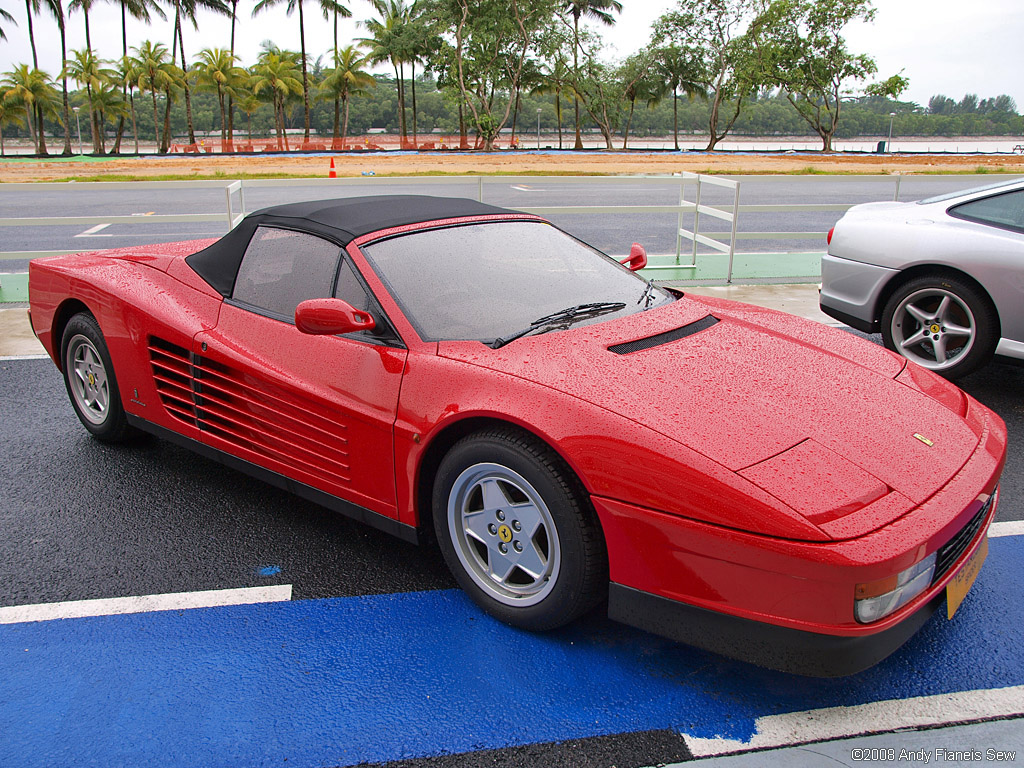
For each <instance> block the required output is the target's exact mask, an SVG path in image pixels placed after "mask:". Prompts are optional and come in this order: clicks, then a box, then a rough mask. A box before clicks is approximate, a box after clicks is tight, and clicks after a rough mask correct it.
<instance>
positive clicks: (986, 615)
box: [0, 535, 1024, 768]
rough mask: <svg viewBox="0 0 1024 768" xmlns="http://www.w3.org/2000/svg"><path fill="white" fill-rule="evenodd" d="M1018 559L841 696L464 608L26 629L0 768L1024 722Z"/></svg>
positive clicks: (376, 598) (1008, 556) (291, 610)
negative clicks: (516, 625) (517, 624)
mask: <svg viewBox="0 0 1024 768" xmlns="http://www.w3.org/2000/svg"><path fill="white" fill-rule="evenodd" d="M1022 559H1024V536H1019V535H1010V536H1000V537H998V538H993V539H992V540H991V543H990V554H989V557H988V562H987V563H986V566H985V568H984V569H983V570H982V573H981V576H980V577H979V580H978V581H977V582H976V584H975V585H974V588H973V589H972V591H971V594H970V595H969V597H968V599H967V600H966V601H965V602H964V604H963V605H962V606H961V608H960V610H959V611H958V613H957V615H956V616H955V617H954V619H953V620H947V619H946V617H945V615H944V612H940V613H939V614H937V615H936V616H935V617H933V619H932V620H931V621H929V622H928V624H926V626H925V627H924V629H923V630H922V631H921V632H920V633H919V634H918V635H916V636H915V637H914V638H912V639H911V641H910V642H909V643H908V644H907V645H906V646H904V648H902V649H901V650H900V651H898V652H897V653H896V654H895V655H894V656H892V657H890V658H889V659H887V660H886V661H884V662H882V663H881V664H880V665H878V666H876V667H874V668H872V669H870V670H867V671H866V672H862V673H860V674H858V675H855V676H852V677H849V678H845V679H843V680H841V681H837V680H817V679H807V678H801V677H796V676H793V675H787V674H783V673H777V672H771V671H768V670H764V669H760V668H756V667H752V666H749V665H746V664H742V663H739V662H733V661H729V660H727V659H724V658H721V657H717V656H714V655H712V654H708V653H705V652H701V651H697V650H694V649H691V648H687V647H684V646H680V645H677V644H675V643H672V642H670V641H668V640H664V639H662V638H658V637H654V636H652V635H647V634H645V633H642V632H639V631H635V630H632V629H629V628H627V627H624V626H621V625H617V624H614V623H612V622H609V621H608V620H607V619H605V618H603V617H602V616H600V615H599V614H598V613H595V614H593V615H591V616H589V617H587V618H586V619H584V620H583V621H580V622H577V623H576V624H574V625H572V626H570V627H568V628H565V629H562V630H559V631H556V632H552V633H547V634H533V633H527V632H522V631H519V630H515V629H512V628H509V627H507V626H505V625H503V624H501V623H499V622H497V621H495V620H493V619H490V618H489V617H487V616H485V615H483V614H481V613H480V612H479V611H478V610H477V609H476V608H475V607H474V606H473V605H472V603H471V602H470V601H469V600H468V598H466V597H465V595H464V594H463V593H462V592H460V591H457V590H433V591H422V592H405V593H398V594H382V595H367V596H357V597H346V598H328V599H318V600H295V601H287V600H285V601H280V600H275V601H274V602H268V603H262V604H252V605H229V606H220V607H209V608H198V609H192V610H180V609H178V610H162V611H157V612H146V613H132V614H115V615H109V616H94V617H86V618H75V619H63V620H42V621H24V620H20V621H18V622H16V623H10V624H3V625H0V680H3V681H4V682H3V683H2V685H3V688H4V692H5V695H4V696H3V697H0V733H3V734H4V738H3V739H2V741H0V764H5V765H7V764H9V765H19V766H26V768H31V766H51V765H59V764H67V763H68V762H71V761H74V762H78V763H80V764H89V763H94V764H98V765H122V764H131V765H139V764H165V765H175V766H207V765H254V764H258V765H281V764H284V763H285V761H287V765H289V766H308V767H309V768H319V767H320V766H334V765H337V766H343V765H345V766H347V765H357V764H361V763H387V762H392V761H399V760H408V759H417V758H418V759H426V760H429V759H431V758H434V757H437V756H440V755H444V754H450V753H469V752H476V751H479V750H501V749H507V748H515V747H521V746H523V745H528V744H537V743H558V742H565V741H567V740H571V739H585V738H588V737H600V736H608V735H612V734H624V733H631V732H659V731H664V730H669V731H674V732H676V733H678V734H680V735H681V736H682V740H683V742H684V743H685V745H686V747H687V749H688V751H689V754H690V755H693V756H698V757H699V756H706V755H714V754H720V753H726V752H735V751H737V750H743V749H744V748H760V747H766V746H770V747H779V746H786V745H788V744H793V743H800V742H803V741H807V740H808V739H807V735H808V734H810V735H811V736H812V737H814V736H815V735H817V738H821V737H824V738H830V737H835V736H842V735H847V734H849V733H850V731H849V730H844V729H850V728H854V729H858V730H855V731H854V732H855V733H856V732H862V731H863V730H873V729H875V728H882V729H885V730H896V729H899V728H920V727H922V726H934V725H943V724H949V723H958V722H962V721H964V720H972V719H992V718H1000V717H1010V716H1018V717H1019V716H1024V582H1022V581H1021V579H1020V578H1019V575H1018V574H1019V563H1020V562H1021V560H1022ZM24 618H25V617H24V616H23V617H22V619H24ZM29 618H31V617H29ZM794 713H796V714H794ZM780 723H781V725H780ZM780 734H781V735H780ZM55 735H59V737H58V738H55ZM902 737H903V734H900V738H902ZM989 746H992V747H994V748H998V749H1012V748H1013V747H1012V745H1008V744H1002V743H993V744H990V745H989ZM951 748H952V747H951ZM677 759H678V757H677ZM652 762H654V761H652ZM658 762H660V761H658ZM427 764H429V763H427Z"/></svg>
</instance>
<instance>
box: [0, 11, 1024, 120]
mask: <svg viewBox="0 0 1024 768" xmlns="http://www.w3.org/2000/svg"><path fill="white" fill-rule="evenodd" d="M622 4H623V6H624V7H623V11H622V14H621V15H620V16H619V18H618V22H617V23H616V26H615V28H614V31H612V32H610V33H609V32H608V30H607V28H604V27H602V28H600V29H601V31H602V33H604V34H605V39H606V40H609V41H612V40H613V41H614V44H615V52H616V53H617V54H618V55H619V56H620V57H625V56H626V55H628V54H630V53H632V52H634V51H636V50H639V49H640V48H641V47H643V46H644V45H646V44H647V43H648V41H649V40H650V25H651V22H653V21H654V19H656V18H657V17H658V16H659V15H661V14H662V13H664V11H665V10H666V9H667V8H668V7H669V6H670V4H669V3H667V2H656V1H654V0H622ZM348 5H349V8H350V9H351V10H352V14H353V19H351V20H343V21H341V23H340V24H339V41H340V44H341V45H344V44H346V43H347V42H349V41H351V40H352V39H353V38H355V37H362V36H364V35H365V34H366V32H365V30H364V29H362V28H361V27H360V26H359V25H358V23H357V21H356V20H358V19H366V18H369V17H371V16H372V15H373V12H372V8H371V6H370V3H369V2H368V1H367V0H350V1H349V3H348ZM874 5H875V8H876V10H877V15H876V17H875V20H874V22H871V23H868V24H853V25H850V26H848V27H847V29H846V30H845V36H846V40H847V44H848V46H849V48H850V50H852V51H854V52H857V53H867V54H869V55H871V56H873V57H874V58H875V60H876V62H877V63H878V79H884V78H886V77H889V76H890V75H894V74H896V73H898V72H900V71H901V70H902V72H903V75H904V76H905V77H908V78H909V79H910V87H909V88H908V90H907V92H906V93H905V94H904V96H903V98H904V99H905V100H909V101H915V102H917V103H918V104H921V105H922V106H926V105H927V103H928V99H929V98H931V97H932V96H933V95H935V94H937V93H941V94H944V95H946V96H949V97H951V98H953V99H956V100H958V101H959V100H960V99H961V98H962V97H963V96H964V94H966V93H975V94H977V95H978V96H979V97H980V98H989V97H993V96H998V95H1000V94H1003V93H1006V94H1009V95H1010V96H1012V97H1013V98H1014V100H1015V101H1016V102H1017V108H1018V111H1021V110H1024V77H1022V76H1021V73H1022V71H1024V2H1022V0H972V1H971V2H963V0H875V3H874ZM242 6H248V7H249V8H251V6H252V0H242V2H240V3H239V9H240V10H239V17H240V18H239V20H238V22H237V27H236V35H237V41H236V46H235V47H236V52H237V53H238V54H239V56H240V57H241V60H242V64H244V65H247V66H248V65H251V64H253V63H254V62H255V60H256V56H257V54H258V53H259V50H260V43H261V42H262V41H264V40H267V39H272V40H273V41H274V42H275V43H276V44H277V45H278V46H279V47H281V48H290V49H293V50H298V49H299V22H298V14H297V13H295V14H293V15H292V16H290V17H289V16H287V15H286V14H285V6H286V3H281V4H280V5H279V6H277V7H275V8H272V9H270V10H267V11H264V12H263V13H262V14H261V15H260V16H257V17H256V18H255V19H254V18H252V17H251V15H250V11H249V10H242ZM316 6H317V3H315V2H310V1H309V0H307V3H306V4H304V11H305V13H306V48H307V51H308V52H309V53H310V55H311V56H312V57H313V58H314V59H315V58H316V57H317V56H319V55H321V54H326V53H327V51H329V50H330V49H331V47H332V39H333V37H332V27H331V24H330V23H328V22H325V21H324V20H323V18H322V17H321V16H320V14H319V13H318V12H317V11H316V10H314V9H315V8H316ZM0 7H2V8H3V9H4V10H6V11H8V12H9V13H11V15H13V16H14V17H15V20H16V21H17V26H16V27H15V26H14V25H12V24H10V22H5V23H3V28H4V30H5V32H6V33H7V40H6V41H2V40H0V72H3V71H7V70H10V69H11V68H12V67H13V66H14V65H16V64H20V63H23V62H31V58H32V54H31V50H30V48H29V44H28V33H27V27H26V23H25V3H24V2H22V1H20V0H0ZM119 7H120V6H119V5H118V4H111V3H104V2H102V1H101V0H95V1H94V5H93V10H92V11H91V12H90V14H89V22H90V31H91V36H92V40H93V44H94V46H95V47H96V48H97V49H98V52H99V55H100V56H102V57H104V58H114V57H116V56H120V54H121V16H120V10H119ZM169 15H170V14H169ZM198 20H199V30H198V31H196V30H193V29H191V28H187V29H186V34H185V53H186V54H187V55H188V56H189V58H190V59H194V58H195V56H196V53H197V52H198V51H199V50H200V49H202V48H208V47H209V48H214V47H223V48H227V47H229V41H230V22H229V20H228V19H227V18H224V17H220V16H216V15H214V14H211V13H209V12H206V11H202V10H201V11H200V12H199V15H198ZM172 22H173V19H169V20H168V21H160V20H159V19H157V20H155V22H154V24H152V25H151V26H149V27H147V26H146V25H143V24H139V23H137V22H133V21H131V20H129V26H128V45H129V46H132V45H138V44H139V43H140V42H141V41H142V40H145V39H151V40H156V41H159V42H163V43H164V44H165V45H168V46H169V45H170V39H171V29H172ZM35 32H36V45H37V48H38V49H39V57H40V67H41V68H42V69H44V70H46V71H47V72H50V73H51V74H56V72H57V71H58V70H59V62H60V38H59V36H58V34H57V26H56V24H55V23H54V22H53V21H52V20H51V19H49V18H42V19H39V18H37V20H36V22H35ZM84 46H85V32H84V27H83V23H82V16H81V14H79V13H75V14H72V15H71V17H70V19H69V21H68V47H69V49H74V48H82V47H84ZM324 58H325V61H326V59H327V57H326V56H325V57H324ZM382 71H384V70H382Z"/></svg>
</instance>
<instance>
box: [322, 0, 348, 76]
mask: <svg viewBox="0 0 1024 768" xmlns="http://www.w3.org/2000/svg"><path fill="white" fill-rule="evenodd" d="M320 10H321V12H322V13H323V15H324V21H331V22H332V24H333V26H334V58H333V59H332V61H334V62H337V61H338V50H339V49H338V19H349V18H352V11H350V10H349V9H348V8H346V7H345V6H344V5H342V4H341V3H340V2H335V0H320Z"/></svg>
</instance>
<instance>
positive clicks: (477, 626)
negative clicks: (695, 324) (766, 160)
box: [0, 286, 1024, 768]
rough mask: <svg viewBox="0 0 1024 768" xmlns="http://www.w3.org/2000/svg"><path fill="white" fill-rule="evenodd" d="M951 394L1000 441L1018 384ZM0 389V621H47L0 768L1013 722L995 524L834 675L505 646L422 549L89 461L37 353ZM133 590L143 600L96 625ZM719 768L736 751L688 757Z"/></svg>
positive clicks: (749, 738)
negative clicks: (900, 631)
mask: <svg viewBox="0 0 1024 768" xmlns="http://www.w3.org/2000/svg"><path fill="white" fill-rule="evenodd" d="M763 288H765V287H759V289H758V290H761V289H763ZM771 288H772V289H773V290H775V289H777V287H776V286H771ZM813 290H814V289H813V287H801V289H800V291H802V292H803V293H802V295H803V296H804V302H805V305H806V303H807V299H808V295H809V294H811V293H812V292H813ZM800 291H798V295H800ZM746 300H750V299H749V298H747V299H746ZM783 300H784V301H787V302H788V301H792V299H791V298H783ZM21 322H22V323H23V324H24V322H25V321H24V320H22V321H21ZM0 357H7V356H5V355H0ZM964 386H965V387H966V388H968V390H969V391H970V392H971V393H972V394H974V395H975V396H977V397H979V398H980V399H982V400H983V401H984V402H986V403H987V404H989V405H991V406H993V407H995V408H996V410H997V411H998V412H999V413H1001V414H1002V415H1003V416H1004V418H1005V419H1006V421H1007V424H1008V426H1009V428H1010V434H1011V444H1015V443H1016V440H1017V436H1019V435H1020V434H1021V433H1022V428H1024V415H1022V414H1024V412H1022V411H1021V406H1020V402H1021V398H1020V392H1022V391H1024V369H1020V368H1015V367H1010V366H1004V365H1001V364H994V365H993V366H991V367H989V368H987V369H984V370H983V371H979V372H978V373H976V374H974V375H972V376H971V377H969V378H968V379H967V380H965V382H964ZM0 391H4V392H5V394H4V400H3V427H4V441H2V442H0V530H3V531H4V536H3V537H0V606H8V607H10V606H21V607H24V606H27V605H31V604H40V603H45V604H47V605H46V607H45V608H41V609H27V608H25V609H24V611H28V613H29V614H32V613H33V612H35V614H36V617H38V618H42V617H41V616H40V615H39V612H42V613H45V612H50V614H49V615H50V616H51V618H50V619H49V620H39V621H32V620H30V619H31V618H32V616H31V615H30V616H28V617H27V618H26V616H25V615H24V613H22V614H19V613H18V612H17V611H5V609H2V608H0V765H18V766H26V768H32V766H37V765H38V766H52V765H64V764H90V763H92V764H99V765H105V766H115V765H142V764H165V765H175V766H190V765H196V766H199V765H202V766H207V765H214V764H216V765H232V766H233V765H237V766H253V765H289V766H295V765H298V766H310V768H320V766H345V765H354V764H359V763H388V764H391V765H392V766H396V765H397V766H401V768H447V767H448V766H459V767H460V768H462V767H463V766H474V767H475V766H481V768H482V766H485V765H486V766H493V765H502V766H509V767H510V768H511V767H512V766H517V767H518V766H540V765H543V766H561V765H564V766H572V767H573V768H581V767H582V766H594V767H595V768H596V767H597V766H610V765H616V766H618V768H625V767H626V766H645V765H654V764H658V763H669V762H679V761H686V760H689V759H692V758H693V757H701V758H702V759H703V760H708V761H722V762H723V763H724V765H726V766H729V763H728V762H727V761H730V760H743V759H746V760H748V761H753V762H747V763H741V765H766V764H768V765H776V764H789V765H796V766H799V765H801V764H807V765H811V764H814V765H820V764H822V763H825V764H827V763H828V758H825V757H823V758H822V760H821V761H820V762H807V761H813V759H814V757H815V755H828V756H829V757H831V759H835V760H839V761H840V762H844V763H846V764H848V765H854V764H857V763H859V762H860V761H859V760H857V761H855V760H853V758H852V751H851V752H849V753H846V754H845V756H844V753H843V752H842V749H844V748H845V746H846V745H844V744H843V742H842V741H828V742H826V743H825V744H818V743H815V745H814V746H806V742H808V741H814V742H817V741H819V740H820V739H823V738H825V739H833V740H834V739H842V738H843V737H845V736H851V735H855V734H859V733H863V732H864V731H865V730H876V729H877V730H884V731H896V730H898V729H901V728H913V729H921V728H925V729H930V728H933V727H935V726H942V725H945V724H948V723H958V722H962V721H964V720H975V719H981V720H986V721H991V720H992V719H993V718H1006V717H1013V716H1015V715H1022V714H1024V583H1022V581H1021V579H1020V578H1019V564H1020V562H1021V561H1022V558H1024V535H1021V534H1024V530H1022V526H1021V524H1020V523H1019V522H1011V523H1000V524H999V527H997V529H996V531H997V532H1000V533H1006V534H1009V535H1004V536H1000V537H996V538H993V539H992V541H991V545H990V553H989V556H988V562H987V563H986V566H985V567H984V568H983V569H982V571H981V575H980V577H979V580H978V582H977V583H976V584H975V586H974V588H973V589H972V591H971V593H970V595H969V596H968V598H967V600H966V601H965V602H964V604H963V605H962V606H961V608H960V610H959V612H958V613H957V615H956V616H955V617H954V619H953V620H952V621H949V620H947V619H946V618H945V615H944V613H943V612H940V614H938V615H936V616H935V617H933V619H932V620H931V621H930V622H929V623H928V624H927V625H926V626H925V627H924V629H923V630H922V632H921V633H919V634H918V635H917V636H916V637H914V638H913V639H912V640H911V642H910V643H909V644H908V645H907V646H905V647H904V648H903V649H901V650H900V651H899V652H898V653H897V654H896V655H895V656H893V657H892V658H890V659H889V660H887V661H886V662H884V663H883V664H881V665H879V666H878V667H876V668H874V669H872V670H868V671H867V672H864V673H862V674H860V675H857V676H854V677H852V678H848V679H844V680H839V681H836V680H832V681H829V680H808V679H804V678H797V677H793V676H790V675H784V674H781V673H774V672H768V671H766V670H762V669H758V668H754V667H750V666H748V665H744V664H740V663H737V662H731V661H728V660H726V659H723V658H720V657H717V656H714V655H712V654H708V653H704V652H701V651H697V650H694V649H690V648H687V647H685V646H680V645H677V644H674V643H671V642H669V641H667V640H663V639H661V638H657V637H654V636H651V635H647V634H645V633H642V632H638V631H635V630H632V629H629V628H628V627H624V626H621V625H617V624H614V623H612V622H610V621H608V620H607V619H606V618H604V617H603V616H602V615H601V614H600V611H598V612H596V613H595V614H593V615H591V616H588V617H585V618H584V619H583V620H582V621H580V622H578V623H576V624H574V625H573V626H571V627H568V628H566V629H564V630H561V631H558V632H554V633H549V634H544V635H534V634H528V633H523V632H519V631H516V630H513V629H510V628H508V627H506V626H504V625H502V624H500V623H498V622H495V621H493V620H491V619H490V618H488V617H487V616H485V615H483V614H481V613H480V612H479V611H477V610H476V609H475V608H474V607H473V605H472V604H471V603H470V602H469V601H468V600H467V599H466V598H465V596H464V595H463V594H462V593H461V592H458V591H456V590H453V589H450V586H451V583H452V582H451V578H450V577H449V576H448V574H447V573H446V572H445V570H444V567H443V564H442V562H441V560H440V558H439V557H438V556H437V555H436V553H435V552H433V551H432V550H430V548H429V547H421V548H414V547H411V546H409V545H405V544H403V543H401V542H397V541H393V540H391V539H389V538H388V537H386V536H384V535H383V534H379V533H377V532H376V531H373V530H370V529H366V528H365V527H364V526H359V525H358V524H355V523H352V522H350V521H347V520H344V519H341V518H337V517H336V516H333V515H331V514H330V513H327V512H326V511H325V510H323V509H321V508H318V507H316V506H315V505H312V504H308V503H306V502H302V501H300V500H298V499H295V498H293V497H290V496H288V495H287V494H285V493H283V492H281V491H278V490H276V489H272V488H269V487H267V486H264V485H262V484H260V483H256V482H253V481H251V480H249V479H248V478H245V477H243V476H241V475H238V474H237V473H234V472H232V471H230V470H226V469H224V468H222V467H220V466H218V465H216V464H213V463H211V462H208V461H206V460H203V459H201V458H199V457H196V456H193V455H192V454H189V453H188V452H186V451H184V450H182V449H178V448H177V447H175V446H173V445H170V444H167V443H163V442H160V441H156V440H146V441H142V442H140V443H139V444H137V445H131V446H126V447H110V446H102V445H99V444H97V443H95V442H94V441H92V440H90V439H89V438H88V437H87V436H86V435H85V433H84V430H82V429H81V427H80V425H79V424H78V423H77V422H76V421H75V419H74V415H73V413H72V411H71V408H70V406H69V405H68V403H67V398H66V396H65V394H64V392H63V384H62V381H61V379H60V375H59V373H58V372H57V371H56V370H55V369H54V367H53V364H52V363H50V362H48V361H46V360H11V359H9V358H8V359H6V360H4V361H3V362H0ZM1022 474H1024V469H1022V467H1021V464H1020V461H1019V460H1018V459H1017V458H1016V453H1015V452H1014V451H1012V450H1011V457H1010V460H1009V461H1008V464H1007V469H1006V473H1005V475H1004V481H1003V485H1002V491H1001V496H1002V498H1001V506H1000V519H1003V520H1010V521H1019V520H1020V519H1021V518H1022V517H1024V514H1022V513H1021V497H1022V495H1024V493H1022V483H1021V479H1020V478H1021V475H1022ZM185 590H193V592H190V593H188V595H187V596H184V597H181V596H179V597H174V598H173V599H171V598H169V597H168V595H167V594H166V593H175V594H180V593H182V592H183V591H185ZM247 590H248V591H247ZM240 592H244V597H242V598H239V597H238V594H239V593H240ZM196 593H210V594H212V597H204V598H200V597H198V596H197V595H196ZM228 593H230V594H228ZM257 594H267V595H271V596H272V601H270V602H259V601H255V597H254V596H255V595H257ZM139 595H141V596H148V595H157V596H156V597H155V598H154V599H153V600H149V599H144V600H137V599H129V603H131V604H133V605H135V606H136V607H137V608H142V609H145V610H143V612H125V611H124V610H122V609H123V607H124V606H125V605H126V603H125V602H123V601H118V599H119V598H133V597H134V596H139ZM285 595H291V597H292V599H291V600H289V599H287V597H286V596H285ZM89 598H99V599H100V600H98V601H93V600H90V599H89ZM111 598H113V599H114V600H110V599H111ZM268 599H271V598H268ZM64 600H72V601H75V605H74V606H71V607H69V606H66V605H63V604H59V605H55V602H56V601H64ZM83 600H84V601H86V603H87V604H85V605H84V604H83V602H82V601H83ZM239 601H241V603H242V604H230V603H232V602H234V603H239ZM97 602H102V603H104V604H103V605H98V604H97ZM112 605H113V606H116V607H118V608H117V610H113V609H112V608H111V606H112ZM190 606H191V607H190ZM199 606H202V607H199ZM157 608H161V609H160V610H156V609H157ZM54 612H58V614H57V615H67V616H77V617H78V618H63V619H55V618H52V616H53V615H54ZM60 612H63V613H60ZM7 621H9V623H5V622H7ZM851 723H852V724H851ZM1020 723H1021V721H1020V720H1005V721H999V722H988V723H986V725H988V726H990V728H989V729H988V730H984V731H975V730H968V731H949V733H951V734H955V735H956V736H957V739H956V740H950V741H947V740H941V741H940V740H936V741H933V742H928V741H917V739H919V737H921V738H927V736H928V735H929V734H933V733H945V732H946V731H945V730H943V731H934V730H922V731H920V732H916V731H915V732H910V733H888V734H886V735H885V736H871V737H867V739H868V744H871V745H876V744H877V745H881V746H883V747H885V748H889V747H894V748H900V747H902V746H908V747H909V746H911V745H914V744H920V745H921V746H920V747H918V748H919V749H923V748H927V749H931V750H935V749H937V748H938V747H942V748H949V749H951V750H952V749H955V748H956V747H957V745H959V744H961V743H964V744H968V745H969V744H973V743H975V741H972V739H974V736H964V738H965V739H968V741H965V742H961V741H960V740H959V739H960V736H961V735H963V734H974V733H982V734H983V738H982V737H979V738H978V740H977V741H976V743H977V744H979V745H980V746H981V747H982V748H983V749H988V748H993V749H996V750H1003V751H1011V750H1014V749H1015V745H1016V744H1017V743H1018V741H1019V735H1018V734H1019V732H1018V730H1017V729H1018V727H1019V725H1020ZM866 724H869V725H866ZM808 727H809V728H810V730H808ZM973 727H974V726H972V728H973ZM808 734H810V735H808ZM872 739H873V740H874V741H871V740H872ZM912 739H913V740H912ZM862 740H863V739H860V738H858V739H857V740H855V741H853V742H851V744H850V745H849V748H850V750H852V749H854V748H860V746H859V745H860V743H861V741H862ZM794 744H804V746H801V747H799V748H793V750H791V751H790V750H786V747H789V746H790V745H794ZM766 748H770V749H772V750H773V751H771V752H763V751H750V750H762V749H766ZM830 750H832V751H830ZM834 750H839V751H834ZM735 752H741V753H742V752H747V753H748V754H747V755H746V757H743V756H740V757H737V756H732V757H714V756H715V755H726V754H729V753H735ZM859 754H863V753H859ZM869 754H870V753H869ZM285 759H287V762H285ZM800 760H804V761H805V762H804V763H800V762H798V761H800ZM783 761H785V762H783ZM931 762H932V764H942V763H941V762H940V761H939V760H938V759H934V756H933V759H932V761H931ZM873 764H880V763H879V762H878V761H877V760H875V761H874V763H873ZM964 764H972V763H964ZM973 764H976V762H975V763H973Z"/></svg>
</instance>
